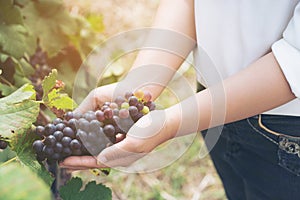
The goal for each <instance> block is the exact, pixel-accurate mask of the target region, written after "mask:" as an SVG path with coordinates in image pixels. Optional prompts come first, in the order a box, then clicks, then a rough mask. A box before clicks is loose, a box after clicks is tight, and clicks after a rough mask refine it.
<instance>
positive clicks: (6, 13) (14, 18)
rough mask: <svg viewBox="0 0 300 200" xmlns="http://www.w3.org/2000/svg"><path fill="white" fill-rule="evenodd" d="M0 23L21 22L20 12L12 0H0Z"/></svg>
mask: <svg viewBox="0 0 300 200" xmlns="http://www.w3.org/2000/svg"><path fill="white" fill-rule="evenodd" d="M0 23H1V24H2V23H4V24H23V19H22V15H21V12H20V10H19V8H18V7H17V6H15V5H14V4H13V0H0Z"/></svg>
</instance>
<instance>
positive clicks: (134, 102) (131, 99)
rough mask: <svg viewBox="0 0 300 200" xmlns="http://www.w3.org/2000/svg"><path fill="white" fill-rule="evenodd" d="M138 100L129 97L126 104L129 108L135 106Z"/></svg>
mask: <svg viewBox="0 0 300 200" xmlns="http://www.w3.org/2000/svg"><path fill="white" fill-rule="evenodd" d="M138 102H139V100H138V99H137V98H136V97H135V96H131V97H129V99H128V103H129V105H130V106H136V105H137V104H138Z"/></svg>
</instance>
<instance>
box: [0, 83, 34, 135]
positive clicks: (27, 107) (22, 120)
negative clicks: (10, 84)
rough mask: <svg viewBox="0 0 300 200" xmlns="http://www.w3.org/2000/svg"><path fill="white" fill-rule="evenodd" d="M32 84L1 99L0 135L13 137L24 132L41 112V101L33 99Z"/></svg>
mask: <svg viewBox="0 0 300 200" xmlns="http://www.w3.org/2000/svg"><path fill="white" fill-rule="evenodd" d="M32 99H35V91H34V89H33V86H32V85H24V86H23V87H21V88H19V89H18V90H17V91H15V92H14V93H12V94H11V95H9V96H7V97H4V98H1V99H0V122H1V123H0V135H1V136H3V137H11V135H12V133H13V132H14V133H17V134H22V133H24V132H25V131H26V130H27V129H29V128H30V127H31V124H32V123H33V122H34V121H35V120H36V117H37V116H38V113H39V103H38V102H36V101H33V100H32Z"/></svg>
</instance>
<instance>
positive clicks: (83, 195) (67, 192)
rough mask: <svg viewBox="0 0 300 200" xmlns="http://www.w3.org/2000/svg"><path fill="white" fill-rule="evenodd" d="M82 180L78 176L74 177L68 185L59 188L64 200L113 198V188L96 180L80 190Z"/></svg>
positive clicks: (104, 199)
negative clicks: (97, 182)
mask: <svg viewBox="0 0 300 200" xmlns="http://www.w3.org/2000/svg"><path fill="white" fill-rule="evenodd" d="M81 187H82V180H81V179H80V178H78V177H76V178H72V179H71V180H70V181H69V182H68V183H67V185H65V186H62V187H61V188H60V190H59V192H60V196H61V197H62V199H63V200H84V199H89V200H111V199H112V192H111V189H109V188H108V187H106V186H104V185H103V184H101V183H100V184H96V182H95V181H91V182H89V183H88V184H87V185H86V186H85V188H84V190H82V191H80V189H81Z"/></svg>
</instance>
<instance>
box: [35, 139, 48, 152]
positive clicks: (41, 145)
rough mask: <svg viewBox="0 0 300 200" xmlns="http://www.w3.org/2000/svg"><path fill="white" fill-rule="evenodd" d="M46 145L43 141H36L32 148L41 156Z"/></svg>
mask: <svg viewBox="0 0 300 200" xmlns="http://www.w3.org/2000/svg"><path fill="white" fill-rule="evenodd" d="M44 146H45V145H44V143H43V141H41V140H36V141H34V142H33V144H32V148H33V149H34V151H35V153H37V154H40V153H42V152H43V148H44Z"/></svg>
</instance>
